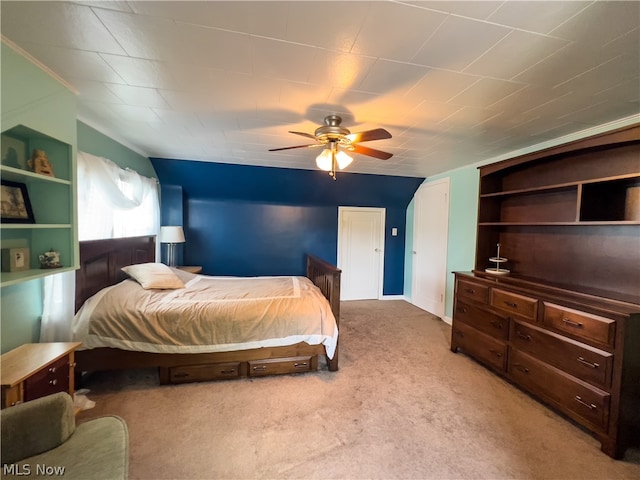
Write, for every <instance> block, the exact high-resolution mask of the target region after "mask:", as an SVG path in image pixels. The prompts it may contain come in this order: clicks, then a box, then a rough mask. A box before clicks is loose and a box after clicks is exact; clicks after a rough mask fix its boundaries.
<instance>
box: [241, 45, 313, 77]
mask: <svg viewBox="0 0 640 480" xmlns="http://www.w3.org/2000/svg"><path fill="white" fill-rule="evenodd" d="M251 44H252V54H251V58H252V63H253V72H254V73H258V72H259V73H260V75H261V76H265V77H272V78H278V79H284V80H293V81H296V82H307V81H309V80H310V78H309V77H310V72H311V70H312V68H313V62H314V60H315V56H316V50H317V49H316V48H314V47H308V46H304V45H298V44H295V43H289V42H283V41H278V40H271V39H267V38H260V37H252V38H251Z"/></svg>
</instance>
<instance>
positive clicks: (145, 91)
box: [106, 84, 168, 108]
mask: <svg viewBox="0 0 640 480" xmlns="http://www.w3.org/2000/svg"><path fill="white" fill-rule="evenodd" d="M106 87H107V88H108V89H109V90H111V91H112V92H113V93H114V94H115V95H116V96H117V97H118V98H120V99H121V100H124V103H126V104H127V105H132V106H138V107H154V108H165V107H168V105H167V102H166V101H165V99H164V98H162V96H161V95H160V94H159V93H158V91H157V90H156V89H155V88H145V87H132V86H130V85H116V84H107V85H106Z"/></svg>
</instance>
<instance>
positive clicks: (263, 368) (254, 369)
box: [253, 365, 267, 372]
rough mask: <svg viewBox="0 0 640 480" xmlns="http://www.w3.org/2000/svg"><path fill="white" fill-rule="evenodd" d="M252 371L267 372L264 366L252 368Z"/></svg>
mask: <svg viewBox="0 0 640 480" xmlns="http://www.w3.org/2000/svg"><path fill="white" fill-rule="evenodd" d="M253 371H254V372H266V371H267V366H266V365H258V366H256V367H253Z"/></svg>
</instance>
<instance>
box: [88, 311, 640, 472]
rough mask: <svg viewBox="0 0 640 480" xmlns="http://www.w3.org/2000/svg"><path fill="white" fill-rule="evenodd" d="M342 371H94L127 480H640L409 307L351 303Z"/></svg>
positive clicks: (92, 413)
mask: <svg viewBox="0 0 640 480" xmlns="http://www.w3.org/2000/svg"><path fill="white" fill-rule="evenodd" d="M341 322H342V323H341V330H340V342H341V344H340V345H341V346H340V354H341V357H340V371H338V372H329V371H327V370H326V369H325V367H324V365H322V366H321V370H320V371H318V372H317V373H309V374H303V375H286V376H278V377H267V378H258V379H255V380H251V379H243V380H231V381H223V382H207V383H197V384H187V385H179V386H159V385H157V381H158V380H157V374H156V372H155V371H153V370H151V371H149V370H137V371H129V372H117V373H116V372H109V373H106V372H105V373H102V374H97V375H95V376H94V377H93V378H92V379H91V380H90V381H89V382H88V384H87V385H86V387H87V388H90V389H91V392H90V393H89V398H90V399H91V400H94V401H96V402H97V404H96V407H95V408H94V409H92V410H87V411H85V412H82V413H81V414H80V415H79V418H78V419H79V421H80V422H81V421H85V420H87V419H90V418H93V417H96V416H99V415H103V414H116V415H120V416H122V417H123V418H124V419H125V420H126V422H127V424H128V426H129V431H130V442H131V449H130V451H131V459H130V478H131V479H183V478H184V479H213V478H215V479H225V478H226V479H255V478H267V479H281V478H282V479H316V478H319V479H333V478H335V479H396V478H398V479H476V478H481V479H639V478H640V450H629V451H628V452H627V455H626V457H625V460H623V461H615V460H612V459H611V458H609V457H608V456H606V455H605V454H603V453H602V452H601V451H600V444H599V443H598V442H597V441H596V440H595V439H594V438H593V437H592V436H590V435H589V434H588V433H586V432H584V431H583V430H581V429H580V428H579V427H577V426H575V425H574V424H573V423H571V422H569V421H568V420H566V419H564V418H563V417H561V416H559V415H557V414H555V413H553V412H552V411H551V410H549V409H547V408H545V407H543V406H541V405H540V404H539V403H538V402H536V401H534V400H533V399H531V398H530V397H529V396H527V395H526V394H524V393H523V392H521V391H520V390H519V389H517V388H515V387H514V386H512V385H510V384H509V383H508V382H506V381H504V380H502V379H501V378H499V377H498V376H496V375H494V374H492V373H490V372H489V371H488V370H486V369H485V368H484V367H482V366H480V365H479V364H477V363H475V362H474V361H472V360H471V359H469V358H468V357H466V356H465V355H463V354H460V353H458V354H454V353H452V352H451V351H450V350H449V337H450V332H451V329H450V327H449V326H448V325H447V324H445V323H444V322H442V321H440V320H439V319H437V318H436V317H434V316H432V315H430V314H428V313H425V312H424V311H422V310H420V309H418V308H416V307H414V306H413V305H410V304H409V303H407V302H404V301H400V300H397V301H396V300H394V301H354V302H343V304H342V321H341Z"/></svg>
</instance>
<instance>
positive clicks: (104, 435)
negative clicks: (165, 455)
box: [0, 392, 129, 480]
mask: <svg viewBox="0 0 640 480" xmlns="http://www.w3.org/2000/svg"><path fill="white" fill-rule="evenodd" d="M0 415H1V418H0V420H1V423H0V430H1V431H2V438H1V440H2V443H1V449H0V453H1V457H2V458H1V460H2V477H3V478H41V477H42V478H51V477H52V476H59V477H61V478H65V479H82V480H93V479H109V480H111V479H121V478H122V479H126V478H127V476H128V470H129V436H128V431H127V426H126V424H125V422H124V420H122V419H121V418H119V417H116V416H108V417H101V418H96V419H93V420H89V421H87V422H85V423H82V424H80V425H78V426H76V420H75V415H74V407H73V401H72V399H71V397H70V396H69V394H67V393H63V392H61V393H56V394H53V395H49V396H46V397H42V398H39V399H36V400H32V401H30V402H25V403H22V404H20V405H16V406H15V407H9V408H5V409H4V410H2V411H1V412H0Z"/></svg>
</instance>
